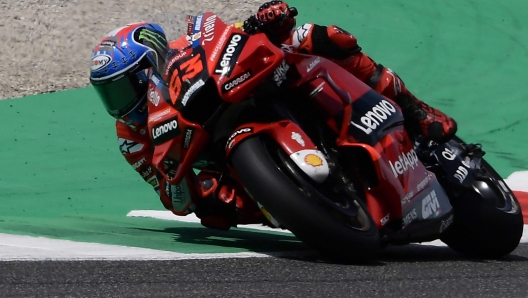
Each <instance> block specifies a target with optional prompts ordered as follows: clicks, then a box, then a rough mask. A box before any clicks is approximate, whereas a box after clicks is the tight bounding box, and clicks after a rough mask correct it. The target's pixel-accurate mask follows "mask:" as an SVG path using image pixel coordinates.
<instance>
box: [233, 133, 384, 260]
mask: <svg viewBox="0 0 528 298" xmlns="http://www.w3.org/2000/svg"><path fill="white" fill-rule="evenodd" d="M277 152H279V154H280V152H282V153H283V155H285V152H283V151H282V149H280V148H279V147H278V145H277V144H276V143H275V142H274V141H273V140H271V139H267V138H265V139H262V137H260V136H255V137H251V138H248V139H246V140H244V141H243V142H241V143H240V144H238V145H237V147H236V148H235V149H234V151H233V152H232V154H231V164H232V165H233V168H234V170H235V172H236V173H237V175H238V176H239V177H240V179H241V180H242V182H243V183H244V186H245V187H246V190H247V191H248V193H249V194H250V195H251V196H252V197H253V198H254V199H256V200H258V201H259V202H260V203H261V204H262V205H263V206H264V207H265V208H266V209H267V210H268V211H269V212H270V213H271V214H272V215H273V217H275V218H276V219H277V220H278V221H279V222H280V223H281V224H282V225H283V226H284V227H286V228H287V229H288V230H290V231H291V232H292V233H293V234H294V235H295V236H296V237H297V238H299V239H300V240H301V241H303V242H304V243H306V244H307V245H309V246H311V247H312V248H314V249H316V250H317V251H319V252H320V253H322V254H323V255H324V256H325V257H329V258H332V259H338V260H343V261H355V262H357V261H359V262H364V261H367V260H369V259H371V258H373V257H374V256H375V255H376V254H377V252H378V251H379V249H380V237H379V233H378V229H377V227H376V225H375V224H374V222H373V220H372V218H371V216H370V215H369V214H368V213H367V212H365V210H366V208H365V207H364V205H363V203H360V204H359V205H360V206H358V207H359V208H358V209H359V213H360V216H362V224H363V226H362V228H361V229H358V228H354V227H351V226H350V225H348V224H347V223H346V221H344V220H343V215H342V214H337V215H336V213H338V212H336V211H335V209H332V208H328V206H327V205H328V203H325V201H324V200H320V198H321V193H319V192H318V191H317V190H315V188H313V187H311V186H310V185H308V184H310V182H309V181H308V180H309V179H305V180H304V181H299V176H296V177H293V176H295V175H296V174H298V173H293V172H295V171H300V170H299V169H298V168H297V169H295V168H296V166H295V165H293V166H292V164H289V165H284V164H282V165H281V164H280V162H277ZM288 159H289V158H288ZM290 161H291V160H290ZM292 173H293V175H292ZM326 202H327V201H326ZM356 206H357V204H356ZM358 217H359V216H358Z"/></svg>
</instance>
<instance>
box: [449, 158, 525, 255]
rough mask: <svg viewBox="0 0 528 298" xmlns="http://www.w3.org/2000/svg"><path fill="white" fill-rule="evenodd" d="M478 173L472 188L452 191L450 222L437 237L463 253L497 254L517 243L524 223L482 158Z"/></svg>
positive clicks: (510, 194) (516, 204)
mask: <svg viewBox="0 0 528 298" xmlns="http://www.w3.org/2000/svg"><path fill="white" fill-rule="evenodd" d="M481 174H482V177H480V178H479V181H478V182H476V183H474V184H473V189H464V190H462V191H459V192H454V191H452V194H451V195H450V197H451V204H452V205H453V210H454V222H453V225H452V226H451V227H450V229H449V230H448V231H446V234H445V235H443V236H442V237H441V240H442V241H443V242H445V243H446V244H448V245H449V246H450V247H451V248H453V249H454V250H456V251H458V252H460V253H463V254H467V255H470V256H476V257H481V258H499V257H502V256H504V255H507V254H509V253H511V252H512V251H513V250H514V249H515V248H516V247H517V246H518V245H519V241H520V239H521V237H522V233H523V227H524V223H523V216H522V212H521V206H520V204H519V202H518V201H517V198H516V197H515V195H514V194H513V192H512V191H511V190H510V189H509V188H508V186H507V185H506V183H505V182H504V181H503V180H502V178H501V177H500V175H499V174H498V173H497V172H496V171H495V170H494V169H493V168H492V167H491V166H490V165H489V164H488V163H487V162H486V161H484V160H482V167H481Z"/></svg>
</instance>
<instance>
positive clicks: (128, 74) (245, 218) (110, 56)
mask: <svg viewBox="0 0 528 298" xmlns="http://www.w3.org/2000/svg"><path fill="white" fill-rule="evenodd" d="M180 46H182V44H181V43H178V42H173V43H171V44H170V47H171V48H173V49H174V48H175V47H176V48H177V47H180ZM167 51H168V44H167V40H166V37H165V33H164V31H163V29H162V28H161V27H160V26H159V25H157V24H152V23H135V24H129V25H127V26H124V27H122V28H118V29H115V30H113V31H112V32H110V33H108V34H107V36H105V37H104V38H103V39H102V40H101V41H100V42H99V43H98V44H97V46H96V47H95V48H94V49H93V52H92V65H91V67H90V68H91V72H90V82H91V83H92V85H93V87H94V89H95V91H96V92H97V93H98V95H99V98H100V99H101V101H102V103H103V105H104V106H105V108H106V110H107V112H108V113H109V114H110V115H111V116H113V117H114V118H115V119H116V132H117V140H118V144H119V149H120V151H121V153H122V154H123V157H124V158H125V159H126V161H127V162H128V163H129V164H130V165H131V166H132V168H133V169H134V170H135V171H137V172H138V173H139V174H140V175H141V177H142V178H143V180H145V181H146V182H147V183H149V184H150V185H151V186H152V187H153V188H154V190H155V191H156V192H157V193H158V195H159V198H160V200H161V202H162V204H163V206H164V207H165V208H166V209H168V210H170V211H172V213H174V214H176V215H180V216H184V215H188V214H190V213H193V212H194V213H195V214H196V215H197V216H198V217H199V218H200V220H201V223H202V225H204V226H206V227H210V228H215V229H222V230H227V229H229V228H230V227H232V226H236V225H237V224H248V223H262V222H263V221H264V217H263V215H262V212H261V211H260V210H259V208H258V207H257V206H256V204H254V203H253V201H252V200H251V199H250V198H249V196H247V195H246V193H245V191H244V190H243V189H242V188H241V187H240V186H239V185H238V184H236V183H231V182H230V181H229V179H228V178H224V179H223V183H222V185H219V182H218V181H220V174H219V173H216V172H214V171H208V170H202V171H201V172H200V174H199V175H197V176H196V175H194V173H190V174H189V175H188V176H187V177H186V179H185V180H186V181H185V182H182V183H180V184H179V185H172V184H169V183H168V182H167V180H166V179H165V178H164V177H163V175H161V174H160V173H159V172H158V171H157V169H156V168H155V167H154V165H152V158H153V153H154V145H153V143H152V139H151V137H150V135H149V132H148V129H147V117H148V111H147V93H148V92H161V91H160V90H153V89H150V90H149V89H148V82H149V81H151V82H158V83H159V82H162V80H161V75H160V74H158V73H156V71H155V70H157V69H163V68H164V64H165V61H166V60H165V58H166V55H167ZM158 83H154V84H155V85H156V86H155V88H154V89H157V88H158V87H159V86H160V85H162V84H163V83H161V84H158Z"/></svg>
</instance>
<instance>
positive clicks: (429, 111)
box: [282, 23, 457, 142]
mask: <svg viewBox="0 0 528 298" xmlns="http://www.w3.org/2000/svg"><path fill="white" fill-rule="evenodd" d="M282 48H283V50H285V51H292V52H299V53H305V54H312V55H317V56H322V57H325V58H328V59H330V60H332V61H334V62H335V63H337V64H338V65H340V66H341V67H343V68H344V69H346V70H347V71H348V72H350V73H351V74H353V75H354V76H356V77H357V78H358V79H360V80H361V81H363V82H364V83H366V84H367V85H369V86H370V87H371V88H373V89H374V90H375V91H377V92H378V93H381V94H382V95H384V96H386V97H388V98H390V99H392V100H394V101H395V102H396V103H397V104H398V105H399V106H400V107H401V108H402V111H403V114H404V116H405V119H406V122H407V123H406V124H408V125H406V126H407V128H408V129H410V130H411V131H412V132H415V133H418V134H422V135H424V136H426V137H428V138H430V139H432V140H435V141H438V142H444V141H446V140H448V139H450V138H451V137H453V135H454V134H455V133H456V129H457V127H456V122H455V121H454V120H453V119H452V118H451V117H449V116H447V115H446V114H444V113H442V112H441V111H439V110H437V109H435V108H432V107H430V106H428V105H427V104H425V103H424V102H422V101H420V100H418V99H417V98H416V97H415V96H414V95H413V94H412V93H411V92H410V91H409V90H408V89H407V88H406V86H405V84H404V83H403V81H402V80H401V79H400V77H399V76H398V75H397V74H396V73H395V72H393V71H392V70H391V69H389V68H386V67H384V66H383V65H381V64H378V63H376V62H375V61H374V60H372V59H371V58H370V57H369V56H367V55H366V54H364V53H363V52H362V51H361V47H360V46H359V45H358V43H357V39H356V37H355V36H354V35H352V34H350V33H348V32H346V31H345V30H343V29H341V28H339V27H337V26H329V27H326V26H320V25H316V24H313V23H307V24H304V25H302V26H300V27H298V28H297V29H295V30H294V31H293V33H292V34H291V35H290V37H289V38H288V39H287V40H286V41H284V42H283V43H282Z"/></svg>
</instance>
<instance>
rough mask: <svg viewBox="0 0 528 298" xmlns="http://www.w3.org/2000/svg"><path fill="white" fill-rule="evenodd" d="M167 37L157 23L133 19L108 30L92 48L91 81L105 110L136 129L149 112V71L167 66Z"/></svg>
mask: <svg viewBox="0 0 528 298" xmlns="http://www.w3.org/2000/svg"><path fill="white" fill-rule="evenodd" d="M166 55H167V39H166V37H165V32H164V31H163V29H162V28H161V27H160V26H159V25H158V24H154V23H147V22H142V23H134V24H129V25H126V26H124V27H121V28H117V29H115V30H113V31H111V32H109V33H108V34H107V35H106V36H105V37H104V38H103V39H102V40H101V41H100V42H99V43H98V44H97V46H95V48H94V49H93V51H92V60H91V67H90V82H91V83H92V85H93V87H94V89H95V91H96V92H97V94H98V95H99V98H100V99H101V101H102V102H103V105H104V107H105V108H106V111H107V112H108V113H109V114H110V115H111V116H112V117H114V118H116V119H117V120H118V121H120V122H122V123H124V124H126V125H127V126H129V127H131V128H132V129H137V128H138V127H139V126H140V125H141V124H143V123H144V122H145V121H146V119H147V116H148V113H147V112H148V111H147V88H148V80H149V75H150V73H149V72H150V71H154V72H157V73H159V70H162V69H164V67H165V59H166Z"/></svg>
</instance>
